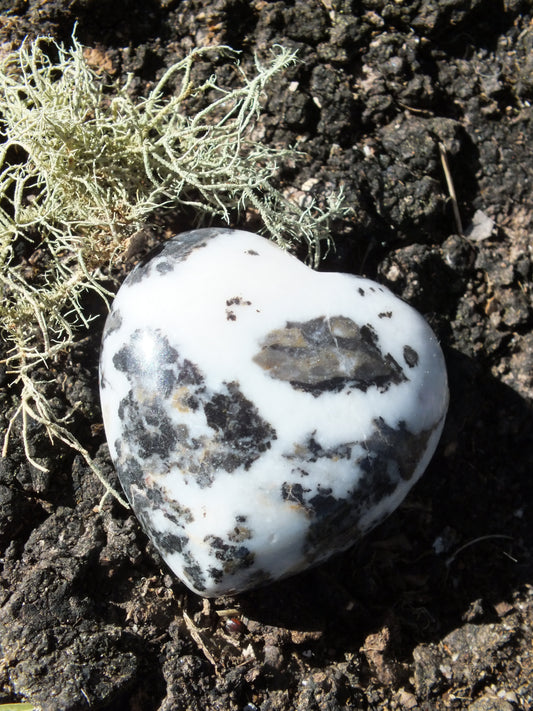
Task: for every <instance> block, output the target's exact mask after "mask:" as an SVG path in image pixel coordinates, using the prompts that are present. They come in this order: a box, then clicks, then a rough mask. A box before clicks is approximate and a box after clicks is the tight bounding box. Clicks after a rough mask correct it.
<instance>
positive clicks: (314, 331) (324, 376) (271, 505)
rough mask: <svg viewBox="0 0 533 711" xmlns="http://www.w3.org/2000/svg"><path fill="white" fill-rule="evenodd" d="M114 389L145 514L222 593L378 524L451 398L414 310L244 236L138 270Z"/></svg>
mask: <svg viewBox="0 0 533 711" xmlns="http://www.w3.org/2000/svg"><path fill="white" fill-rule="evenodd" d="M100 388H101V401H102V409H103V416H104V423H105V429H106V434H107V439H108V443H109V448H110V452H111V456H112V458H113V461H114V464H115V466H116V469H117V472H118V475H119V477H120V480H121V483H122V486H123V488H124V491H125V493H126V496H127V497H128V500H129V502H130V503H131V505H132V508H133V510H134V511H135V513H136V514H137V517H138V518H139V520H140V522H141V524H142V525H143V527H144V528H145V530H146V532H147V534H148V535H149V537H150V538H151V540H152V542H153V543H154V545H155V546H156V548H157V549H158V550H159V551H160V553H161V555H162V556H163V558H164V559H165V561H166V562H167V564H168V565H169V567H170V568H171V569H172V570H173V571H174V573H175V574H176V575H177V576H178V577H179V578H180V579H181V580H182V581H183V582H184V583H185V584H186V585H187V586H188V587H189V588H190V589H191V590H193V591H195V592H197V593H199V594H200V595H204V596H208V597H213V596H218V595H223V594H231V593H239V592H242V591H244V590H247V589H250V588H253V587H256V586H258V585H263V584H266V583H269V582H272V581H274V580H278V579H280V578H283V577H286V576H289V575H293V574H295V573H297V572H298V571H301V570H304V569H306V568H308V567H310V566H313V565H316V564H318V563H320V562H321V561H324V560H326V559H327V558H329V557H330V556H331V555H332V554H334V553H337V552H339V551H342V550H345V549H346V548H348V547H349V546H351V545H352V544H353V543H354V542H355V541H356V540H357V539H358V538H360V537H361V536H362V535H363V534H364V533H366V532H367V531H369V530H370V529H371V528H373V527H374V526H376V525H377V524H378V523H380V522H381V521H382V520H383V519H384V518H385V517H386V516H388V515H389V514H390V513H391V512H392V511H394V509H395V508H396V507H397V506H398V505H399V504H400V503H401V501H402V500H403V499H404V497H405V496H406V494H407V492H408V491H409V490H410V489H411V487H412V486H413V485H414V484H415V482H416V481H417V480H418V479H419V477H420V476H421V475H422V473H423V471H424V469H425V468H426V467H427V465H428V463H429V460H430V458H431V456H432V454H433V452H434V450H435V447H436V446H437V442H438V440H439V437H440V434H441V430H442V427H443V424H444V418H445V414H446V409H447V405H448V387H447V377H446V368H445V364H444V359H443V355H442V352H441V349H440V346H439V344H438V342H437V339H436V337H435V335H434V334H433V332H432V331H431V329H430V328H429V326H428V325H427V324H426V322H425V321H424V319H423V318H422V317H421V316H420V315H419V314H418V313H417V312H416V311H414V310H413V309H412V308H411V307H410V306H408V305H407V304H406V303H404V302H403V301H402V300H400V299H399V298H397V297H396V296H394V295H393V294H392V293H391V292H390V291H389V290H388V289H386V288H385V287H383V286H380V285H379V284H376V283H374V282H372V281H369V280H367V279H363V278H359V277H355V276H351V275H347V274H334V273H321V272H316V271H313V270H312V269H310V268H308V267H306V266H305V265H304V264H302V263H301V262H299V261H298V260H297V259H296V258H295V257H293V256H291V255H290V254H288V253H287V252H284V251H283V250H281V249H280V248H279V247H277V246H276V245H274V244H273V243H272V242H269V241H268V240H266V239H264V238H262V237H260V236H258V235H254V234H251V233H249V232H243V231H238V230H231V229H203V230H194V231H192V232H186V233H184V234H181V235H178V236H177V237H174V238H173V239H171V240H169V241H168V242H167V243H166V244H165V245H164V246H163V247H162V248H161V249H160V250H159V252H158V253H157V254H155V256H152V258H151V259H150V260H148V261H145V262H144V263H142V264H140V265H138V266H137V267H136V268H135V269H134V270H133V271H132V273H131V274H130V275H129V276H128V278H127V279H126V280H125V282H124V284H123V285H122V287H121V288H120V290H119V292H118V294H117V296H116V298H115V301H114V303H113V307H112V309H111V312H110V314H109V316H108V319H107V322H106V326H105V330H104V334H103V346H102V355H101V363H100Z"/></svg>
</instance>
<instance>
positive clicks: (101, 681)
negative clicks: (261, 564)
mask: <svg viewBox="0 0 533 711" xmlns="http://www.w3.org/2000/svg"><path fill="white" fill-rule="evenodd" d="M0 12H2V16H1V24H0V28H1V29H0V41H1V42H2V43H3V44H2V46H3V48H9V47H10V46H14V45H16V44H17V43H18V42H19V41H20V40H21V39H22V38H23V37H24V36H26V35H29V36H30V37H32V36H35V35H37V34H43V33H46V34H50V35H51V36H53V37H55V38H56V39H59V40H62V41H66V42H68V40H69V37H70V35H71V33H72V28H73V25H74V23H75V22H77V23H78V26H77V35H78V38H79V39H80V41H81V42H82V43H83V44H85V45H87V46H89V47H91V48H93V50H94V52H93V54H92V58H93V61H99V62H101V63H102V65H103V68H105V69H106V70H107V71H108V72H109V73H110V74H111V75H112V76H113V78H120V77H123V76H125V74H126V73H127V72H133V74H134V78H135V79H134V84H133V86H134V88H135V90H136V91H138V93H139V94H142V93H143V92H144V91H146V89H147V88H148V87H149V86H150V85H152V84H153V82H154V81H155V80H156V78H157V77H158V76H159V75H160V74H161V72H162V71H163V70H164V68H165V67H166V66H168V65H169V64H170V63H171V62H173V61H175V60H176V59H177V58H179V57H181V56H183V54H184V53H185V52H186V51H188V50H189V49H190V48H192V47H194V46H197V45H204V44H207V43H226V44H229V45H231V46H233V47H234V48H236V49H240V50H242V52H243V54H242V62H243V64H244V65H245V66H251V62H252V57H253V54H254V52H256V53H258V54H259V56H261V57H266V56H267V55H268V50H269V48H270V47H272V45H274V44H275V43H281V44H283V45H285V46H288V47H291V48H295V49H298V52H299V57H300V59H301V62H300V63H299V64H297V65H296V66H294V67H292V68H290V69H289V70H288V71H287V72H286V74H285V75H284V76H282V77H280V78H278V79H277V80H276V82H275V83H274V84H273V85H272V86H271V87H270V88H269V92H268V98H267V100H266V102H265V113H264V116H263V118H262V120H261V131H262V132H263V140H265V141H268V142H269V143H271V144H272V145H279V146H286V145H288V144H294V143H296V142H298V144H299V147H300V148H301V149H302V150H305V152H306V154H307V157H306V159H305V160H304V161H303V162H302V163H301V164H300V165H299V166H297V167H294V166H291V167H290V168H289V167H287V168H286V169H282V170H281V172H280V176H279V181H280V184H281V185H283V186H285V187H286V188H287V190H292V189H293V188H294V186H301V185H304V184H305V185H307V186H308V188H309V187H310V188H311V189H312V191H313V192H314V193H315V194H316V195H317V196H318V197H320V196H322V195H323V194H324V193H325V192H326V191H327V190H328V189H331V188H333V189H338V188H340V187H341V186H342V187H343V189H344V191H345V194H346V200H347V204H349V205H350V206H351V207H353V210H354V212H353V216H352V217H351V218H350V219H348V220H346V221H345V222H344V223H342V224H339V225H337V227H336V250H335V251H333V252H331V253H330V254H329V255H328V257H327V259H326V261H325V263H324V264H323V267H322V268H324V269H330V270H343V271H347V272H352V273H361V274H364V275H366V276H369V277H372V278H376V279H378V280H379V281H381V282H382V283H384V284H386V285H388V286H389V287H390V288H391V289H392V290H393V291H394V292H395V293H397V294H399V295H400V296H402V297H403V298H404V299H406V300H407V301H409V302H410V303H411V304H413V305H414V306H416V308H418V309H419V310H421V311H422V312H423V313H424V314H425V316H426V317H427V319H428V320H429V322H430V323H431V325H432V326H433V328H434V329H435V331H436V332H437V334H438V336H439V338H440V340H441V342H442V345H443V349H444V351H445V355H446V359H447V363H448V369H449V377H450V385H451V405H450V412H449V416H448V420H447V424H446V428H445V431H444V434H443V437H442V441H441V443H440V446H439V448H438V451H437V453H436V455H435V457H434V459H433V461H432V463H431V464H430V466H429V468H428V471H427V473H426V474H425V476H424V477H423V479H422V480H421V482H420V483H419V484H418V485H417V486H416V487H415V489H414V490H413V491H412V492H411V494H410V495H409V497H408V499H407V500H406V502H405V503H404V504H403V506H402V507H401V508H400V509H399V510H398V511H396V512H395V513H394V514H393V515H392V516H391V517H390V518H389V520H388V521H386V522H385V523H384V524H383V525H381V526H380V527H379V528H378V529H376V530H375V531H374V532H373V533H372V534H371V535H369V536H368V537H367V538H366V539H365V540H364V541H363V542H362V543H361V544H359V545H358V546H356V547H354V548H353V549H352V550H350V551H348V552H347V553H345V554H343V555H341V556H337V557H336V558H334V559H333V560H331V561H329V562H328V563H327V564H325V565H322V566H321V567H319V568H317V569H316V570H313V571H310V572H308V573H306V574H304V575H300V576H298V577H295V578H293V579H291V580H287V581H285V582H283V583H279V584H277V585H273V586H270V587H269V588H265V589H261V590H257V591H254V592H249V593H247V594H245V595H242V596H239V597H235V598H223V599H218V600H215V601H213V602H212V603H211V604H210V605H209V606H208V605H206V604H204V603H203V601H202V600H201V599H199V598H198V597H196V596H194V595H193V594H192V593H190V592H188V591H187V590H186V589H185V588H184V587H183V586H182V585H181V584H180V583H179V582H178V581H176V580H175V579H174V578H173V577H171V576H170V574H169V573H168V570H167V569H166V568H165V565H164V564H163V563H162V561H161V560H160V558H159V557H158V555H157V554H156V552H155V551H154V550H153V549H152V548H151V547H150V546H149V545H148V543H147V540H146V537H145V536H144V534H143V533H142V531H141V530H140V529H139V526H138V524H137V522H136V520H135V519H134V518H133V517H132V516H131V515H130V513H129V512H128V511H126V510H125V509H123V508H122V507H121V506H120V505H119V504H118V503H116V502H112V501H109V500H108V501H107V502H106V504H105V505H104V507H103V509H102V510H99V509H98V507H97V504H98V502H99V500H100V497H101V495H102V487H101V485H100V484H99V483H98V482H97V481H96V479H95V478H94V476H93V475H92V474H91V472H90V471H89V470H88V468H87V466H86V465H85V463H84V461H83V460H82V459H81V458H79V457H76V456H74V454H73V453H72V452H70V451H68V450H65V449H63V448H62V447H61V446H59V445H57V444H54V445H52V444H51V443H50V442H48V441H47V440H46V439H44V438H43V436H42V434H41V433H40V432H39V431H38V430H35V431H34V432H32V433H31V436H30V448H31V450H32V453H33V456H34V457H36V458H37V459H38V461H39V462H41V463H42V464H44V465H46V466H48V467H49V469H50V472H49V473H48V474H43V473H42V472H40V471H38V470H37V469H35V468H33V467H32V466H31V465H29V464H28V462H27V461H26V459H25V457H24V454H23V452H22V450H21V448H20V446H19V445H17V444H16V443H15V444H14V446H12V448H11V450H10V452H9V454H8V456H7V457H6V458H4V459H3V460H1V464H0V467H1V468H0V546H1V550H2V554H1V555H2V573H1V578H0V607H1V610H0V647H1V652H2V657H1V661H0V703H2V702H8V701H15V700H30V701H31V702H33V704H34V705H35V707H36V708H41V709H45V710H46V711H76V710H77V709H106V710H111V709H113V710H117V711H126V710H127V711H139V710H140V709H142V710H143V711H156V710H158V711H171V710H178V711H180V710H182V709H183V710H187V711H188V710H190V711H211V710H213V711H215V709H216V710H222V711H256V710H258V709H260V711H304V710H305V711H307V710H311V711H318V710H320V711H322V710H324V711H326V710H327V711H336V710H337V709H361V710H363V709H398V710H402V709H424V710H429V709H437V710H441V709H469V711H513V710H516V709H529V708H532V707H533V652H532V649H533V587H532V584H533V559H532V550H533V526H532V525H531V519H532V516H533V477H532V472H533V446H532V445H533V415H532V409H531V403H532V398H533V335H532V333H531V326H532V322H533V320H532V299H531V278H532V264H531V258H532V254H531V245H532V238H531V229H532V218H531V215H532V207H533V197H532V192H531V188H532V183H531V180H532V173H533V170H532V165H533V131H532V124H533V120H532V111H531V102H532V101H533V13H532V7H531V3H530V2H527V1H521V0H473V1H470V0H469V1H466V0H445V1H443V2H437V1H434V0H411V1H406V2H387V1H386V0H358V1H355V0H353V2H350V1H349V0H322V1H319V0H305V1H304V0H293V1H290V0H285V1H280V2H265V1H264V0H252V1H250V2H245V1H244V0H242V1H241V0H183V1H182V2H178V1H177V0H147V1H146V2H134V1H133V0H116V2H113V3H109V2H107V0H49V1H47V0H24V1H23V0H0ZM441 151H444V153H445V155H446V157H447V162H448V166H449V171H450V173H451V176H452V178H453V183H454V187H455V191H456V194H457V200H458V206H459V212H460V216H461V219H462V225H463V229H464V235H460V234H459V232H460V227H459V225H458V223H457V221H456V219H455V217H454V213H453V210H452V205H451V203H450V199H449V191H448V187H447V184H446V179H445V175H444V171H443V165H442V161H441ZM102 327H103V320H102V319H100V320H99V321H97V322H94V323H93V324H92V326H91V330H90V332H88V334H87V338H86V339H85V340H84V341H83V343H81V344H80V346H79V347H78V348H77V349H76V350H75V352H72V353H71V354H69V357H68V358H65V359H64V360H63V361H62V362H60V363H57V364H55V365H54V370H53V374H54V375H55V376H56V380H57V387H56V388H51V391H50V393H48V395H49V398H50V401H51V402H53V403H54V406H57V410H58V412H66V411H67V410H68V407H69V405H72V404H74V403H81V406H79V407H78V409H77V410H76V414H75V421H74V427H75V431H76V433H77V435H78V436H79V437H80V438H81V440H82V442H83V443H84V445H85V446H86V447H87V448H88V449H89V451H90V452H91V453H92V454H93V455H94V456H95V457H96V458H97V460H98V462H99V464H100V466H101V467H102V468H103V469H104V471H105V472H106V473H107V475H108V476H109V478H110V479H111V480H112V481H114V476H115V475H114V473H113V469H112V466H111V464H110V460H109V456H108V452H107V448H106V445H105V441H104V434H103V429H102V426H101V416H100V412H99V406H98V393H97V361H98V347H99V337H100V333H101V329H102ZM0 376H1V382H0V387H1V391H0V413H1V414H0V417H1V418H2V422H3V425H2V427H3V428H5V427H6V426H7V419H6V418H7V416H8V415H9V413H10V411H11V410H12V408H13V405H14V403H16V398H17V391H16V388H14V387H13V385H12V383H11V381H10V378H9V375H8V374H5V372H3V371H2V373H1V374H0ZM46 377H50V373H47V374H46ZM15 439H16V438H15ZM14 441H15V440H14Z"/></svg>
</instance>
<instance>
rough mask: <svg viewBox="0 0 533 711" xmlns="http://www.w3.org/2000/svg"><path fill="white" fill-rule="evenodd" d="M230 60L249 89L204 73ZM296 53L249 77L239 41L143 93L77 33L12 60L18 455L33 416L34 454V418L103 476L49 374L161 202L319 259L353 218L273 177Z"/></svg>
mask: <svg viewBox="0 0 533 711" xmlns="http://www.w3.org/2000/svg"><path fill="white" fill-rule="evenodd" d="M51 56H54V57H55V58H54V59H51ZM221 57H225V58H227V60H228V61H230V62H232V63H233V65H234V67H235V70H236V74H237V75H238V79H239V81H238V86H237V87H236V88H224V87H221V86H219V84H218V82H217V80H216V78H215V76H214V75H213V76H211V77H210V78H209V79H207V80H206V81H203V82H195V81H194V80H193V65H194V63H195V61H196V60H198V59H201V60H203V61H206V60H207V61H211V60H214V59H217V60H218V59H220V58H221ZM294 61H295V55H294V53H292V52H290V51H288V50H286V49H284V48H282V47H275V48H274V49H273V52H272V59H271V61H270V62H269V63H267V64H261V63H259V62H258V61H256V73H255V75H254V76H252V77H248V76H247V75H246V74H245V73H244V72H243V71H242V69H241V68H240V66H239V64H238V62H237V53H236V52H234V51H233V50H232V49H230V48H229V47H222V46H221V47H209V48H200V49H195V50H193V51H192V52H191V53H190V54H189V55H188V56H187V57H186V58H185V59H183V60H182V61H180V62H178V63H177V64H174V65H173V66H171V67H170V68H169V69H168V70H167V71H166V72H165V73H164V75H163V76H162V78H161V79H160V81H159V82H158V83H157V85H156V86H155V87H154V88H153V89H152V90H151V91H150V93H149V95H148V96H147V97H146V98H143V99H137V98H134V97H133V96H132V94H131V92H130V90H129V86H128V82H127V83H126V84H125V85H122V86H118V85H117V86H110V85H109V84H106V83H105V82H104V81H103V80H102V78H101V77H100V76H99V75H98V73H97V72H96V71H95V70H94V69H93V68H91V66H89V64H88V63H87V62H86V60H85V59H84V51H83V47H82V46H81V45H80V44H79V43H78V42H77V41H76V39H75V38H74V37H73V39H72V47H71V48H70V49H69V48H65V47H63V46H58V45H57V44H55V43H54V42H53V41H52V40H50V39H47V38H39V39H37V40H36V41H35V42H33V43H24V44H23V45H22V46H21V47H20V48H19V49H18V50H17V51H15V52H12V53H10V54H8V55H6V56H4V57H3V58H2V59H1V61H0V131H1V133H2V140H3V142H2V144H1V145H0V281H1V284H2V299H1V303H0V317H1V325H2V336H3V339H4V340H5V342H6V346H7V355H6V358H5V360H4V362H5V363H7V368H8V372H10V373H11V374H12V375H13V376H14V379H15V380H17V381H18V382H19V384H20V388H21V390H20V404H19V405H18V407H17V408H16V411H15V413H14V415H13V417H12V418H11V421H10V425H9V428H8V431H7V434H6V437H5V442H4V453H5V451H6V447H7V443H8V439H9V436H10V432H11V429H12V426H13V423H14V422H15V420H16V419H17V418H18V417H19V415H20V416H21V417H22V436H23V441H24V446H25V449H26V455H27V457H28V458H29V459H30V460H31V461H32V463H33V464H34V465H35V466H37V467H39V468H42V467H41V465H40V464H39V463H38V462H37V461H35V460H32V459H31V456H30V452H29V448H28V442H27V425H28V418H32V419H33V420H35V421H37V422H38V423H40V424H41V425H42V426H44V428H45V429H46V431H47V433H48V434H49V436H50V437H51V438H54V437H56V438H59V439H61V440H62V441H64V442H66V443H67V444H69V445H70V446H72V447H74V448H75V449H77V450H78V451H79V452H81V453H82V454H83V456H84V457H85V458H86V460H87V461H88V463H89V464H90V466H91V467H92V468H93V470H94V471H95V472H96V473H97V474H99V472H98V470H97V468H96V467H95V465H94V463H93V462H92V460H91V458H90V456H89V454H88V452H87V451H86V450H85V449H84V448H83V447H82V446H81V444H80V443H79V441H78V440H77V439H76V437H74V435H73V434H72V433H71V432H70V430H69V427H68V420H67V421H59V420H58V418H57V417H56V416H55V415H54V412H53V411H52V409H51V408H50V405H49V403H48V401H47V400H46V399H45V398H44V397H43V394H42V393H43V386H44V385H45V383H42V382H39V381H38V380H37V379H36V377H35V375H34V373H35V368H36V366H37V365H39V364H42V363H45V364H47V365H50V364H51V363H52V362H53V361H54V359H57V357H58V356H59V355H60V354H61V353H64V352H65V351H66V350H67V349H69V348H71V347H72V345H73V344H74V343H75V342H76V339H77V338H79V330H80V327H86V326H87V325H88V323H89V322H90V320H91V316H92V315H91V314H90V313H86V312H85V311H84V309H83V308H82V305H81V301H80V297H81V296H82V294H83V293H84V292H86V291H87V290H92V291H94V292H96V293H98V294H100V295H101V296H102V297H103V298H104V299H106V298H108V297H109V296H111V295H110V294H109V293H108V292H107V291H106V289H105V288H104V287H103V285H102V282H103V277H104V275H105V273H106V272H107V270H109V269H110V268H111V267H113V265H114V264H116V263H117V262H118V261H119V260H120V259H121V257H123V255H124V253H125V252H126V250H127V246H128V242H129V238H130V237H131V236H132V235H134V234H135V233H136V232H137V231H138V230H139V229H141V228H142V227H143V226H146V225H147V224H149V221H150V217H151V215H152V214H153V212H154V210H155V209H156V208H157V209H158V210H161V209H166V210H171V209H172V210H176V209H177V210H179V208H180V207H182V208H183V207H185V206H187V207H188V208H191V207H192V208H194V209H195V210H196V211H197V213H198V215H208V216H216V217H219V218H223V219H224V220H226V221H229V220H230V218H232V217H235V215H238V214H239V213H242V212H243V211H246V210H253V211H255V212H256V213H257V214H258V215H259V217H260V218H261V220H262V222H263V224H264V231H265V234H266V235H267V236H270V237H271V238H273V239H274V240H276V241H277V242H278V243H279V244H281V245H282V246H284V247H287V246H295V245H297V244H299V243H305V244H307V247H308V253H309V259H310V261H311V262H312V263H314V264H315V265H316V264H317V262H318V259H319V256H320V251H321V245H322V244H326V245H328V244H329V239H330V237H329V224H330V222H331V219H332V217H336V216H338V215H340V214H341V213H342V207H341V198H340V196H332V197H331V199H330V204H329V207H328V208H327V209H326V210H320V209H319V208H318V207H317V205H316V204H315V203H314V202H313V201H310V202H308V203H307V204H306V205H305V206H304V207H302V206H300V205H298V204H296V203H294V202H292V201H290V200H288V199H287V198H286V197H285V196H284V195H283V194H282V193H281V192H280V191H279V190H277V189H276V188H275V187H274V185H273V183H272V182H271V181H272V177H273V175H274V173H275V171H276V168H277V164H278V162H279V161H280V160H288V159H290V158H293V157H294V156H295V155H296V153H295V151H293V150H291V149H286V150H281V151H280V150H274V149H272V148H269V147H267V146H265V145H263V143H261V142H260V141H255V140H253V138H252V135H251V134H252V129H253V128H254V127H255V125H256V121H257V117H258V114H259V111H260V101H261V98H262V96H263V92H264V88H265V85H266V84H267V82H268V81H269V80H270V79H271V78H272V77H273V76H274V75H276V74H277V73H279V72H280V71H282V70H283V69H284V68H286V67H287V66H288V65H289V64H291V63H293V62H294ZM200 105H201V106H202V108H200V109H199V108H198V106H200ZM195 106H196V110H195V109H194V107H195ZM21 255H22V256H21ZM106 486H107V485H106Z"/></svg>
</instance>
